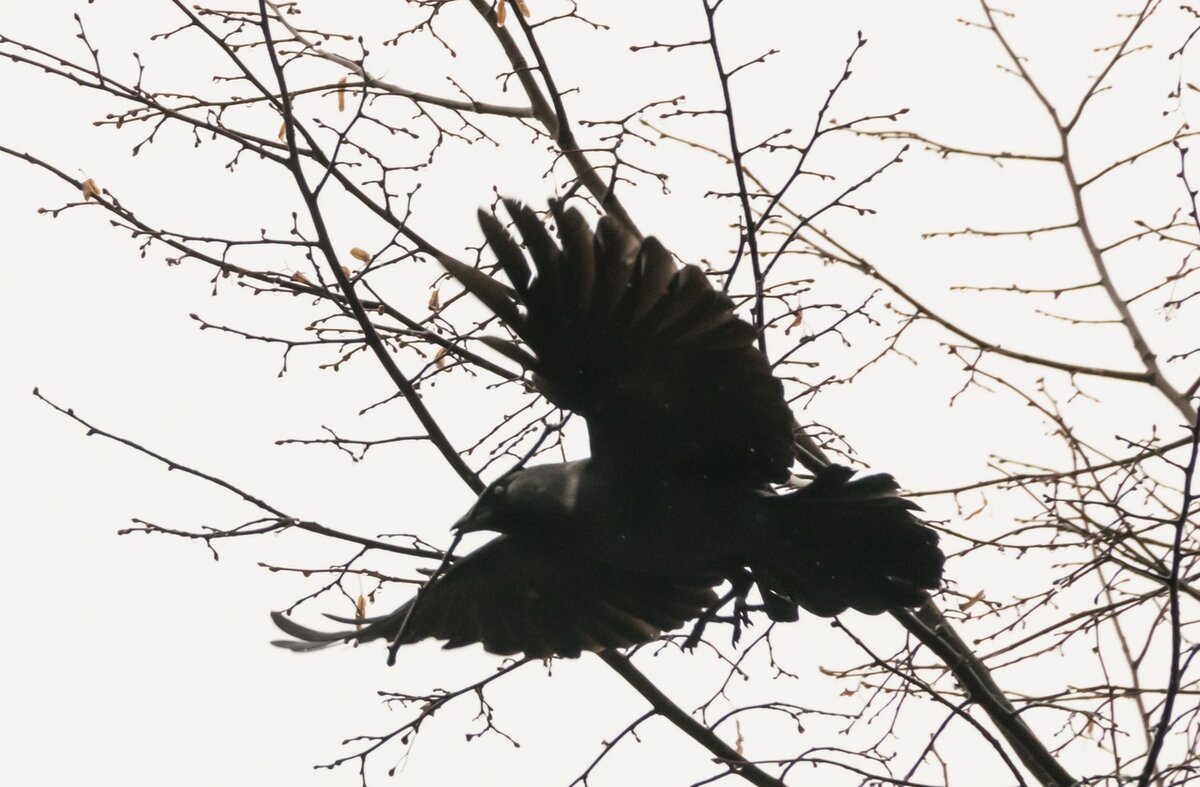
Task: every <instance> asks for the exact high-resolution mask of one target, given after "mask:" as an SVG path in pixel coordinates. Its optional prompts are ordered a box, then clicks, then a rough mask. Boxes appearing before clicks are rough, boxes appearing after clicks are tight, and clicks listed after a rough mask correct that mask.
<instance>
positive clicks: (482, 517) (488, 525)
mask: <svg viewBox="0 0 1200 787" xmlns="http://www.w3.org/2000/svg"><path fill="white" fill-rule="evenodd" d="M494 519H495V517H494V515H493V513H492V506H490V505H485V504H484V501H483V500H482V499H480V500H476V501H475V505H473V506H471V507H470V508H469V509H468V510H467V513H465V514H463V515H462V517H461V518H460V519H459V520H458V521H457V522H455V523H454V526H453V528H452V529H453V530H456V531H458V532H459V533H477V532H479V531H480V530H495V529H496V528H495V527H493V520H494Z"/></svg>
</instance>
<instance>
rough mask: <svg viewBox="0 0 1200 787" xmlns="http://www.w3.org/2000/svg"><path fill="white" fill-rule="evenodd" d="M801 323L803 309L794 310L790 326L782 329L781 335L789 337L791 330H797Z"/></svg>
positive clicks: (802, 320)
mask: <svg viewBox="0 0 1200 787" xmlns="http://www.w3.org/2000/svg"><path fill="white" fill-rule="evenodd" d="M803 322H804V309H796V315H795V317H794V318H793V319H792V323H791V325H789V326H788V327H787V328H785V329H784V331H783V335H784V336H790V335H791V333H792V329H793V328H799V327H800V324H801V323H803Z"/></svg>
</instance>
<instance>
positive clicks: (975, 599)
mask: <svg viewBox="0 0 1200 787" xmlns="http://www.w3.org/2000/svg"><path fill="white" fill-rule="evenodd" d="M980 601H983V591H982V590H981V591H979V592H978V593H976V594H975V595H973V596H971V597H970V598H968V599H967V600H966V601H964V602H962V603H961V604H959V605H958V609H959V611H960V612H966V611H967V610H968V609H970V608H971V607H973V606H975V605H976V604H978V603H979V602H980Z"/></svg>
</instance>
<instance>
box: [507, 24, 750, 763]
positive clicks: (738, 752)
mask: <svg viewBox="0 0 1200 787" xmlns="http://www.w3.org/2000/svg"><path fill="white" fill-rule="evenodd" d="M516 3H517V10H518V11H520V12H521V16H523V17H525V18H526V19H528V18H529V6H527V5H525V0H516ZM738 753H739V754H741V752H738Z"/></svg>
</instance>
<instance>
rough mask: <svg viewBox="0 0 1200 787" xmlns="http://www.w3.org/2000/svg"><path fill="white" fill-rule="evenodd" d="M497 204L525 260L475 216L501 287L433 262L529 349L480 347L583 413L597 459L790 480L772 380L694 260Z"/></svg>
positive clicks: (731, 477)
mask: <svg viewBox="0 0 1200 787" xmlns="http://www.w3.org/2000/svg"><path fill="white" fill-rule="evenodd" d="M505 204H506V206H507V207H508V211H509V213H510V214H511V215H512V217H513V220H514V222H515V223H516V226H517V228H518V230H519V231H520V233H521V236H522V238H523V239H524V242H525V248H526V249H527V250H528V252H529V258H531V259H532V261H533V266H532V267H530V265H529V262H528V261H527V258H526V255H525V252H524V251H522V249H521V247H520V246H519V245H518V244H517V242H516V240H514V239H513V237H512V236H511V235H509V233H508V232H507V230H505V228H504V226H503V225H502V224H501V223H500V222H499V221H498V220H497V219H496V218H495V217H494V216H492V215H490V214H488V213H485V212H482V211H481V212H480V215H479V221H480V224H481V225H482V226H483V232H484V235H485V236H486V238H487V241H488V244H489V245H490V246H491V249H492V251H493V252H494V253H495V254H496V256H497V258H498V259H499V262H500V266H501V267H502V268H503V269H504V272H505V274H506V275H507V277H508V280H509V281H510V282H511V283H512V287H511V289H510V288H508V287H505V286H504V285H502V284H500V283H499V282H497V281H496V280H495V279H492V278H491V277H489V276H488V275H486V274H485V273H483V272H482V271H480V270H478V269H475V268H471V267H469V266H466V265H463V264H462V263H458V262H455V261H452V260H450V261H445V262H444V263H443V264H444V265H445V266H446V269H447V270H448V271H449V272H450V273H451V274H452V275H453V276H454V277H455V278H456V279H458V281H459V282H460V283H462V285H463V286H464V287H466V288H467V289H468V290H469V291H470V292H472V293H473V294H474V295H475V296H476V297H478V298H479V299H480V300H481V301H483V302H484V304H485V305H487V307H488V308H489V309H491V310H492V311H493V312H495V313H496V315H497V316H498V317H499V318H500V319H501V320H502V321H503V322H504V323H505V324H506V325H508V327H509V328H511V329H512V331H513V332H514V333H515V334H516V335H517V336H518V337H519V338H520V340H521V342H522V343H523V344H524V345H525V347H526V348H528V350H526V349H525V348H522V347H521V346H520V345H518V344H516V343H513V342H508V341H505V340H498V339H491V340H489V341H488V343H489V344H490V345H491V346H492V347H494V348H496V349H497V350H499V351H500V352H502V353H504V354H505V355H507V356H508V357H509V358H512V359H514V360H516V361H518V362H519V363H521V364H522V365H523V366H525V367H526V368H527V369H529V370H531V371H532V372H533V373H534V382H535V384H536V385H537V386H538V389H539V390H540V391H541V392H542V393H543V394H544V395H545V396H546V397H547V398H548V399H549V400H550V401H552V402H553V403H554V404H556V405H558V406H560V407H563V408H567V409H570V410H574V411H575V412H577V413H579V414H580V415H582V416H583V417H584V418H586V419H587V423H588V432H589V434H590V437H591V446H592V457H593V459H594V460H595V461H597V462H598V463H603V464H605V465H608V466H612V467H618V468H626V469H630V470H632V471H635V472H641V471H645V470H647V469H654V470H663V471H667V472H684V473H689V474H693V475H697V476H706V477H711V478H713V479H714V480H715V481H722V482H728V483H731V484H747V483H763V482H768V481H775V482H781V481H785V480H786V479H787V478H788V470H789V468H790V466H791V463H792V457H793V440H792V414H791V411H790V409H789V408H788V406H787V402H786V401H785V400H784V398H783V386H782V384H781V383H780V382H779V380H777V379H776V378H775V377H774V375H772V373H771V367H770V364H769V363H768V362H767V359H766V358H765V357H764V356H763V354H762V353H761V352H759V350H758V348H757V347H756V346H755V338H756V337H755V332H754V329H753V328H752V327H751V326H750V325H749V324H747V323H746V322H743V321H742V320H740V319H738V318H737V317H736V316H735V315H734V313H733V309H734V306H733V302H732V301H731V300H730V299H729V298H728V297H726V296H725V295H724V294H723V293H720V292H717V291H716V290H714V289H713V288H712V286H711V285H710V284H709V282H708V278H707V277H706V276H705V275H704V273H703V272H702V271H701V270H700V269H699V268H697V267H695V266H692V265H684V266H683V267H677V266H676V264H675V262H674V261H673V260H672V258H671V255H670V253H669V252H668V251H667V250H666V249H665V248H663V246H662V244H660V243H659V242H658V241H657V240H655V239H654V238H648V239H646V240H645V241H644V242H639V241H638V240H637V239H636V238H635V237H634V236H633V235H632V234H631V233H629V232H628V231H627V230H625V229H624V228H623V227H622V226H621V225H620V224H618V223H616V222H615V221H613V220H612V219H609V218H603V219H601V220H600V223H599V225H598V226H597V228H596V231H595V232H594V233H593V232H592V230H591V228H590V227H589V226H588V224H587V221H586V220H585V219H584V218H583V216H582V215H581V214H580V213H579V212H578V211H576V210H574V209H571V210H563V209H562V206H561V205H559V204H557V203H552V204H551V209H552V210H553V212H554V218H555V221H556V223H557V225H558V236H559V242H556V241H555V240H554V239H553V238H551V236H550V234H549V233H548V232H547V230H546V228H545V226H544V225H543V224H542V221H541V220H540V219H539V218H538V217H537V215H536V214H535V213H534V212H533V211H532V210H530V209H529V208H527V207H525V206H524V205H521V204H518V203H515V202H512V201H506V202H505ZM560 242H561V246H560Z"/></svg>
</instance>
